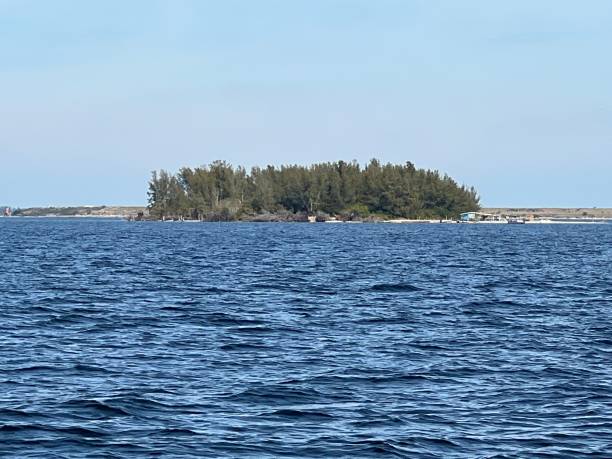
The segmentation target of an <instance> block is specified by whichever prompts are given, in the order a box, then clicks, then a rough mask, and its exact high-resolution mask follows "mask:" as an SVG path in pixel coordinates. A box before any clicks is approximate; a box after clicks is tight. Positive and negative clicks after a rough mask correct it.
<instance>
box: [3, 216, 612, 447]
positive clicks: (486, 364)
mask: <svg viewBox="0 0 612 459" xmlns="http://www.w3.org/2000/svg"><path fill="white" fill-rule="evenodd" d="M0 288H1V291H2V296H1V298H2V300H1V303H0V313H1V316H0V317H1V321H0V455H3V456H4V457H19V458H29V457H36V458H38V457H52V458H64V457H65V458H81V457H96V458H98V457H105V458H114V457H117V458H123V457H169V458H190V457H232V458H234V457H238V458H242V457H253V458H273V457H300V458H302V457H303V458H336V457H338V458H339V457H347V458H348V457H350V458H359V457H414V458H531V457H534V458H538V457H542V458H557V457H559V458H561V457H563V458H565V457H567V458H581V457H601V458H610V457H612V225H432V224H421V225H392V224H361V225H349V224H341V225H329V224H262V223H260V224H248V223H220V224H219V223H194V224H191V223H152V222H151V223H146V222H143V223H129V222H125V221H119V220H90V219H71V220H62V219H18V218H12V219H4V220H0Z"/></svg>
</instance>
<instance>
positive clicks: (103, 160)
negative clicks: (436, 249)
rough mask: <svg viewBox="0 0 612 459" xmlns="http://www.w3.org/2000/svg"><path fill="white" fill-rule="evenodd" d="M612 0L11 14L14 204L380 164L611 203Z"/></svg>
mask: <svg viewBox="0 0 612 459" xmlns="http://www.w3.org/2000/svg"><path fill="white" fill-rule="evenodd" d="M611 24H612V1H608V0H601V1H597V0H589V1H585V2H579V1H575V0H572V1H563V0H548V1H547V0H538V1H533V0H525V1H520V0H512V1H489V0H482V1H469V0H462V1H455V0H447V1H437V0H419V1H417V0H318V1H317V0H291V1H288V0H241V1H238V0H217V1H206V0H196V1H180V0H168V1H154V0H146V1H136V0H130V1H124V0H121V1H110V0H99V1H80V0H74V1H61V0H54V1H40V0H0V88H1V92H0V95H1V98H0V157H1V163H0V164H1V165H0V168H1V170H2V176H1V177H0V204H4V203H6V204H11V205H14V206H31V205H51V204H55V205H66V204H143V203H145V201H146V183H147V180H148V177H149V173H150V171H151V170H153V169H159V168H166V169H170V170H175V169H177V168H178V167H180V166H183V165H192V166H195V165H199V164H203V163H208V162H210V161H212V160H214V159H226V160H228V161H230V162H232V163H234V164H244V165H247V166H251V165H255V164H259V165H265V164H268V163H270V164H280V163H311V162H314V161H326V160H336V159H345V160H351V159H356V160H358V161H360V162H365V161H367V160H368V159H369V158H371V157H374V156H376V157H378V158H380V159H381V160H383V161H391V162H404V161H407V160H410V161H412V162H414V163H415V164H416V165H417V166H419V167H426V168H436V169H440V170H442V171H444V172H448V173H449V174H450V175H452V176H454V177H455V178H456V179H457V180H458V181H460V182H464V183H467V184H470V185H474V186H475V187H476V188H477V189H478V190H479V191H480V193H481V195H482V198H483V204H485V205H492V206H493V205H495V206H511V205H514V206H588V207H592V206H598V207H606V206H612V58H611V57H610V54H611V52H612V27H611Z"/></svg>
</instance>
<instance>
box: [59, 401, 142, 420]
mask: <svg viewBox="0 0 612 459" xmlns="http://www.w3.org/2000/svg"><path fill="white" fill-rule="evenodd" d="M62 406H63V407H65V408H67V409H69V410H70V412H73V413H74V414H77V415H80V416H84V417H87V418H91V417H93V418H95V419H100V418H109V417H117V416H130V415H131V413H130V412H128V411H127V410H125V409H123V408H120V407H117V406H112V405H109V404H108V403H106V402H104V401H100V400H93V399H91V400H86V399H74V400H68V401H67V402H64V403H62Z"/></svg>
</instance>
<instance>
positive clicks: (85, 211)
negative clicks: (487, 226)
mask: <svg viewBox="0 0 612 459" xmlns="http://www.w3.org/2000/svg"><path fill="white" fill-rule="evenodd" d="M481 212H484V213H491V214H499V215H509V216H516V217H525V218H530V217H532V216H533V217H535V218H538V217H541V218H611V219H612V208H610V207H607V208H597V207H593V208H591V207H563V208H556V207H484V208H482V209H481ZM148 213H149V212H148V209H147V207H146V206H73V207H29V208H23V209H15V211H14V213H13V215H14V216H15V217H106V218H112V217H115V218H129V217H134V216H137V215H138V214H142V215H148Z"/></svg>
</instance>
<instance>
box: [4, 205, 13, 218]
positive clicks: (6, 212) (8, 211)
mask: <svg viewBox="0 0 612 459" xmlns="http://www.w3.org/2000/svg"><path fill="white" fill-rule="evenodd" d="M3 215H4V216H5V217H10V216H11V215H13V209H11V208H10V207H5V208H4V213H3Z"/></svg>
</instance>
